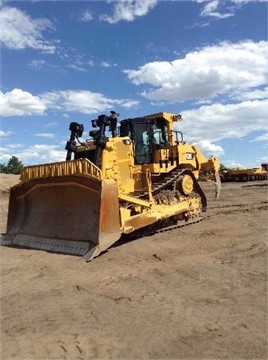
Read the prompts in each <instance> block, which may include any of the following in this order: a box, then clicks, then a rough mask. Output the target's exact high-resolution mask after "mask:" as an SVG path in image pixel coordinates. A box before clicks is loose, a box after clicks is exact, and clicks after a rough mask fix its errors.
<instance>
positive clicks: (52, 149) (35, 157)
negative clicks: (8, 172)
mask: <svg viewBox="0 0 268 360" xmlns="http://www.w3.org/2000/svg"><path fill="white" fill-rule="evenodd" d="M59 148H61V147H60V146H58V145H47V144H46V145H43V144H37V145H31V146H29V147H28V148H26V149H25V148H24V149H17V148H16V149H9V148H7V147H3V148H1V149H0V150H1V155H0V162H1V163H2V162H6V161H8V160H9V159H10V158H11V157H12V156H17V157H18V158H19V160H20V161H22V163H23V164H24V165H30V164H44V163H50V162H56V161H65V158H66V151H64V150H59Z"/></svg>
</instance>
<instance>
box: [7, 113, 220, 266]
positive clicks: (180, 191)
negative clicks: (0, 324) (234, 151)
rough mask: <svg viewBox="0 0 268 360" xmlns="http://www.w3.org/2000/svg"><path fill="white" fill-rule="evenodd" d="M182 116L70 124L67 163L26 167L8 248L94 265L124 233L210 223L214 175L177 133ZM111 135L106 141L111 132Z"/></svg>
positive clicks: (14, 201) (14, 200)
mask: <svg viewBox="0 0 268 360" xmlns="http://www.w3.org/2000/svg"><path fill="white" fill-rule="evenodd" d="M180 120H181V115H174V114H170V113H166V112H161V113H157V114H153V115H147V116H142V117H137V118H131V119H125V120H122V121H120V127H118V114H116V113H115V112H114V111H111V114H110V116H106V115H100V116H98V118H97V119H95V120H92V127H93V130H92V131H90V133H89V135H90V137H91V138H90V139H88V140H86V141H84V142H82V141H81V140H80V138H81V137H82V135H83V132H84V126H83V125H82V124H78V123H76V122H72V123H71V124H70V127H69V130H70V132H71V135H70V139H69V140H68V141H67V144H66V150H67V155H66V161H62V162H57V163H50V164H42V165H35V166H28V167H25V168H24V170H23V172H22V174H21V179H20V183H19V184H17V185H16V186H14V187H13V188H11V192H10V202H9V212H8V222H7V231H6V234H5V237H4V244H5V245H11V246H22V247H28V248H35V249H43V250H47V251H53V252H61V253H69V254H76V255H83V256H84V258H85V259H86V260H91V259H92V258H93V257H95V256H97V255H99V254H100V253H101V252H103V251H105V250H106V249H107V248H109V247H110V246H111V245H112V244H113V243H115V242H116V241H117V240H119V239H120V238H121V237H122V236H124V235H127V236H133V237H141V236H144V235H148V234H152V233H155V232H157V231H163V230H166V229H172V228H176V227H180V226H183V225H185V224H190V223H195V222H197V221H200V220H201V219H202V213H203V212H205V211H206V208H207V199H206V196H205V194H204V192H203V190H202V188H201V187H200V185H199V183H198V181H197V179H198V178H199V175H200V173H201V172H204V171H212V172H213V175H214V180H215V185H216V187H215V188H216V196H218V194H219V191H220V178H219V174H218V171H219V168H220V164H219V161H218V160H217V158H216V157H214V156H211V157H210V158H209V159H206V158H205V157H204V155H203V154H202V153H201V152H200V151H199V149H198V148H197V147H195V146H191V145H189V144H188V143H186V142H185V141H184V140H183V134H182V133H181V132H180V131H177V130H175V129H174V123H175V122H177V121H180ZM107 130H108V131H109V132H110V136H109V137H108V136H106V131H107Z"/></svg>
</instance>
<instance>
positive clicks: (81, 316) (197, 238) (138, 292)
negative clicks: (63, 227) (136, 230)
mask: <svg viewBox="0 0 268 360" xmlns="http://www.w3.org/2000/svg"><path fill="white" fill-rule="evenodd" d="M17 181H18V177H16V176H12V175H11V176H10V175H1V177H0V183H1V232H3V231H4V230H5V225H4V224H5V214H6V212H7V202H8V187H9V186H10V184H13V183H15V182H17ZM201 186H202V187H203V189H204V190H205V192H206V194H207V197H208V201H209V208H208V212H207V217H206V219H205V220H203V221H202V222H200V223H198V224H194V225H190V226H187V227H184V228H181V229H176V230H173V231H168V232H165V233H161V234H156V235H154V236H150V237H145V238H142V239H139V240H135V241H131V242H127V243H124V244H121V245H120V246H114V247H112V248H111V249H110V250H109V251H108V252H106V253H105V254H103V255H101V256H99V257H98V258H96V259H94V260H93V261H92V262H91V263H86V262H85V261H84V260H83V258H80V257H76V256H69V255H57V254H51V253H47V252H45V251H36V250H23V249H16V248H8V247H4V246H1V249H0V251H1V354H0V355H1V359H2V360H8V359H17V360H21V359H27V360H30V359H44V360H47V359H84V360H87V359H267V234H268V231H267V230H268V228H267V197H268V192H267V190H268V188H267V182H266V181H262V182H255V183H252V182H251V183H225V184H223V186H222V193H221V197H220V198H219V199H218V200H214V199H213V191H214V188H213V185H212V184H211V183H202V184H201Z"/></svg>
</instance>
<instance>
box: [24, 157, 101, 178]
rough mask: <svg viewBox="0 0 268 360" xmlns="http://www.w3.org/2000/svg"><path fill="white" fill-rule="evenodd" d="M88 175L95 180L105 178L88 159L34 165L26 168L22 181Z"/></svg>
mask: <svg viewBox="0 0 268 360" xmlns="http://www.w3.org/2000/svg"><path fill="white" fill-rule="evenodd" d="M78 174H79V175H88V176H90V177H93V178H95V179H99V180H101V179H102V178H103V176H102V171H101V169H99V168H98V167H97V166H96V165H94V164H93V163H92V162H91V161H89V160H88V159H78V160H72V161H61V162H55V163H51V164H41V165H32V166H26V167H24V169H23V171H22V173H21V176H20V180H21V181H26V180H30V179H35V178H46V177H54V176H64V175H78Z"/></svg>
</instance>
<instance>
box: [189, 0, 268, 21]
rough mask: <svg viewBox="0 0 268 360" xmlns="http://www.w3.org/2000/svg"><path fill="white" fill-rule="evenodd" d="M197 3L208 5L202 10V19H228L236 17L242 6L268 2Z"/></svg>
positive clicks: (219, 0) (220, 0)
mask: <svg viewBox="0 0 268 360" xmlns="http://www.w3.org/2000/svg"><path fill="white" fill-rule="evenodd" d="M195 1H196V2H197V3H206V4H205V5H204V7H203V9H202V10H201V14H200V15H201V16H202V17H213V18H215V19H226V18H229V17H230V16H234V14H235V11H236V10H237V9H239V8H240V7H241V6H242V5H246V4H249V3H253V2H254V3H265V2H268V0H229V1H223V0H195Z"/></svg>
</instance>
